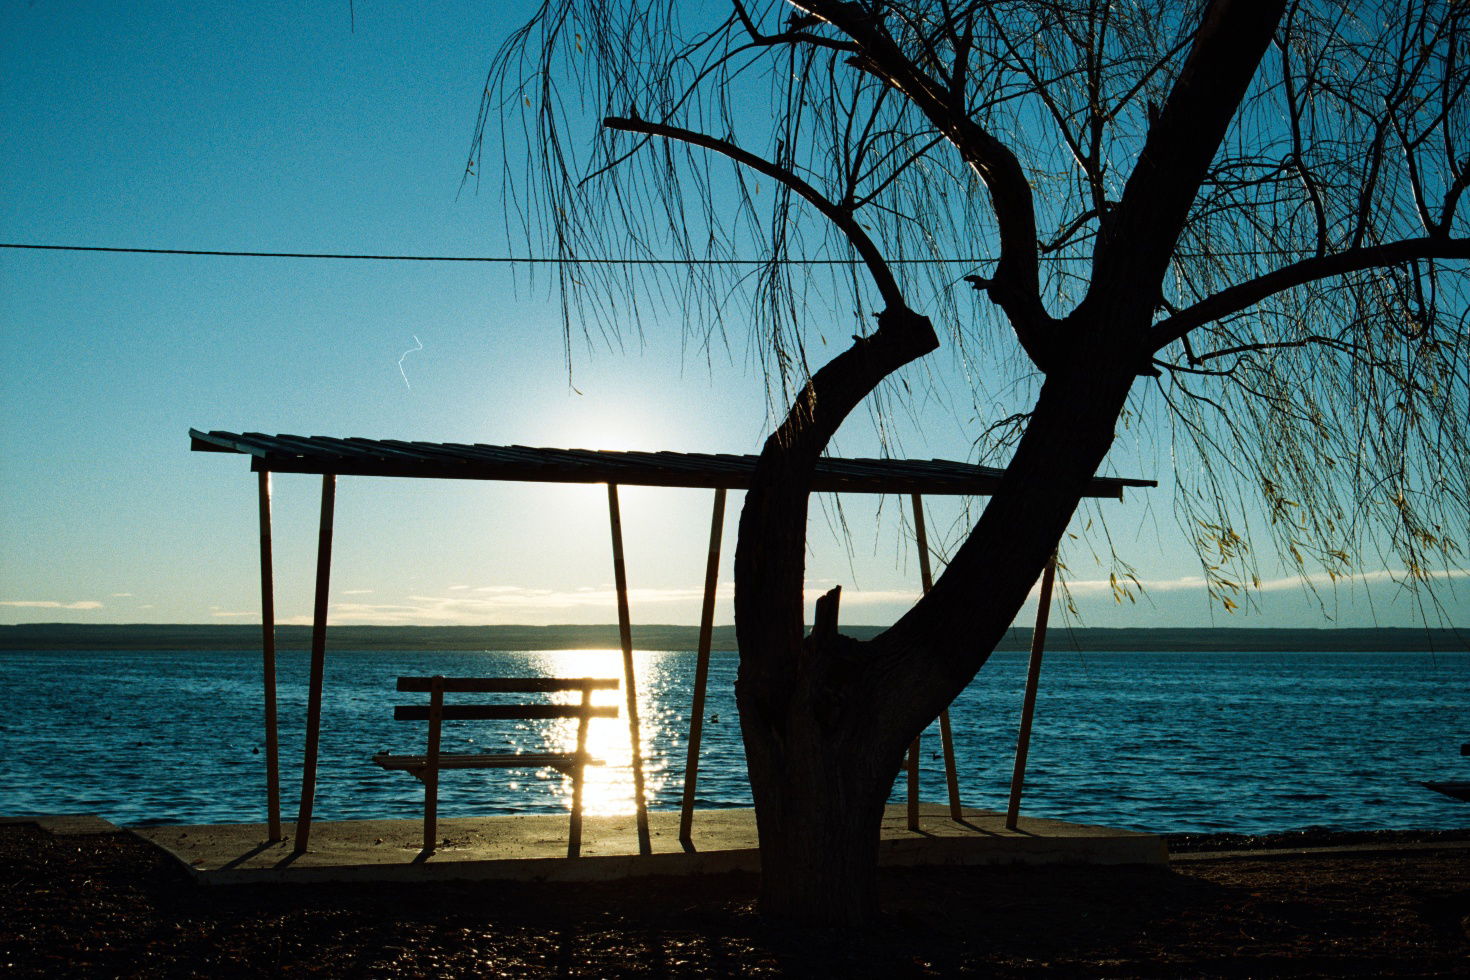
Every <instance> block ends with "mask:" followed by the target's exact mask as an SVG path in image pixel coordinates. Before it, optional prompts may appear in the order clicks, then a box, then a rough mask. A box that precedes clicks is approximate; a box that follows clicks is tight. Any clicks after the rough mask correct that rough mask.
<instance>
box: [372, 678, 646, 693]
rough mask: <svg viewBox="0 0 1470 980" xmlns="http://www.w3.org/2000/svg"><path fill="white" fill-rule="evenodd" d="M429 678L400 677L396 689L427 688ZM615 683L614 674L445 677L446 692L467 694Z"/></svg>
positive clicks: (596, 688)
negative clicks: (603, 675) (587, 675)
mask: <svg viewBox="0 0 1470 980" xmlns="http://www.w3.org/2000/svg"><path fill="white" fill-rule="evenodd" d="M433 680H434V678H432V677H400V678H398V690H400V691H428V690H430V689H431V685H432V683H433ZM617 686H618V679H617V678H616V677H446V678H444V690H445V691H446V692H461V693H471V694H534V693H548V694H549V693H551V692H554V691H588V690H591V691H608V690H612V689H614V688H616V687H617Z"/></svg>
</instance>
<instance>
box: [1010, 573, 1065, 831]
mask: <svg viewBox="0 0 1470 980" xmlns="http://www.w3.org/2000/svg"><path fill="white" fill-rule="evenodd" d="M1056 573H1057V553H1056V552H1055V551H1053V552H1052V553H1051V557H1050V558H1048V559H1047V562H1046V570H1045V571H1043V572H1042V573H1041V595H1040V597H1039V598H1038V599H1037V603H1036V629H1035V631H1033V632H1032V634H1031V661H1030V663H1029V664H1028V665H1027V667H1026V696H1025V698H1024V699H1022V702H1021V729H1020V731H1019V732H1018V733H1017V734H1016V768H1015V769H1014V770H1013V771H1012V773H1011V799H1010V803H1009V804H1008V805H1007V806H1006V829H1008V830H1015V829H1016V823H1017V821H1019V820H1020V818H1021V788H1022V785H1023V784H1024V783H1025V781H1026V752H1027V751H1028V749H1029V748H1030V746H1031V718H1032V715H1034V714H1035V712H1036V687H1037V684H1038V683H1039V682H1040V680H1041V654H1042V651H1043V650H1045V649H1046V618H1047V614H1048V613H1049V612H1050V610H1051V586H1052V580H1053V579H1054V578H1055V577H1056Z"/></svg>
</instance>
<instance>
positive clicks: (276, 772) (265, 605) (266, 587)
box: [256, 470, 286, 841]
mask: <svg viewBox="0 0 1470 980" xmlns="http://www.w3.org/2000/svg"><path fill="white" fill-rule="evenodd" d="M256 476H257V477H258V479H257V485H258V487H259V491H260V644H261V646H260V648H261V654H262V659H263V664H262V676H263V686H264V699H265V806H266V827H267V830H268V834H267V839H269V840H272V841H278V840H285V836H286V835H285V834H283V833H281V758H280V742H279V739H278V737H277V725H276V588H275V578H274V573H273V571H272V566H273V561H272V559H271V474H270V471H269V470H261V471H260V472H259V473H258V474H256Z"/></svg>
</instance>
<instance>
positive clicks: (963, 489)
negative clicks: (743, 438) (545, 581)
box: [189, 429, 1158, 497]
mask: <svg viewBox="0 0 1470 980" xmlns="http://www.w3.org/2000/svg"><path fill="white" fill-rule="evenodd" d="M189 437H190V439H191V445H190V448H191V449H194V450H196V451H199V452H218V453H243V454H244V455H247V456H250V457H252V459H251V469H254V470H269V471H271V472H275V473H333V474H338V475H347V476H397V477H419V478H426V479H439V480H516V481H525V482H532V483H617V484H623V485H627V486H651V487H706V488H711V489H713V488H715V487H724V488H726V489H729V490H743V489H745V488H746V487H748V486H749V485H750V478H751V474H752V473H754V472H755V463H756V459H757V457H755V456H735V455H730V454H727V453H674V452H653V453H644V452H616V451H612V450H605V449H535V448H530V447H527V446H486V445H481V444H479V443H475V444H469V443H458V442H405V441H402V440H399V439H334V438H331V437H329V436H292V435H274V436H270V435H265V434H263V433H260V432H244V433H236V432H218V431H215V432H201V431H199V430H198V429H190V430H189ZM1001 473H1002V471H1001V470H998V469H995V468H994V467H989V466H975V465H973V464H970V463H961V462H956V461H954V460H948V459H843V458H838V457H823V458H822V459H821V460H819V461H818V462H817V467H816V474H815V477H814V479H813V482H812V489H813V491H816V492H831V493H836V492H841V493H922V494H970V495H982V494H989V493H993V492H994V490H995V488H996V486H997V485H998V484H999V482H1000V477H1001ZM1157 485H1158V484H1157V483H1156V482H1155V481H1153V480H1137V479H1127V478H1120V477H1095V478H1094V479H1093V480H1092V483H1091V486H1090V488H1089V494H1088V495H1089V496H1093V497H1122V496H1123V488H1124V487H1152V486H1157Z"/></svg>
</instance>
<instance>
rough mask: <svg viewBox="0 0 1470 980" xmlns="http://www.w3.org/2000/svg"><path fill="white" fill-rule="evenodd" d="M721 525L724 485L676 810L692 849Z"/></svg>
mask: <svg viewBox="0 0 1470 980" xmlns="http://www.w3.org/2000/svg"><path fill="white" fill-rule="evenodd" d="M724 527H725V488H724V487H717V488H716V489H715V509H714V514H713V516H711V518H710V525H709V558H708V560H707V562H706V563H705V566H704V608H703V609H702V610H701V612H700V614H699V653H698V656H697V659H696V660H695V661H694V704H693V706H692V707H691V708H690V709H689V754H688V756H687V758H686V759H685V760H684V798H683V800H682V801H681V803H680V812H679V843H681V844H683V845H684V846H685V848H686V849H691V850H692V849H693V847H694V842H693V841H692V840H691V839H690V835H691V833H692V831H693V829H694V790H695V787H696V785H697V784H698V781H699V743H700V740H701V739H702V738H703V737H704V692H705V688H706V687H707V686H708V685H709V653H710V645H711V643H712V641H713V638H714V628H715V586H716V584H717V583H718V582H719V578H720V535H721V534H722V532H723V531H724Z"/></svg>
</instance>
